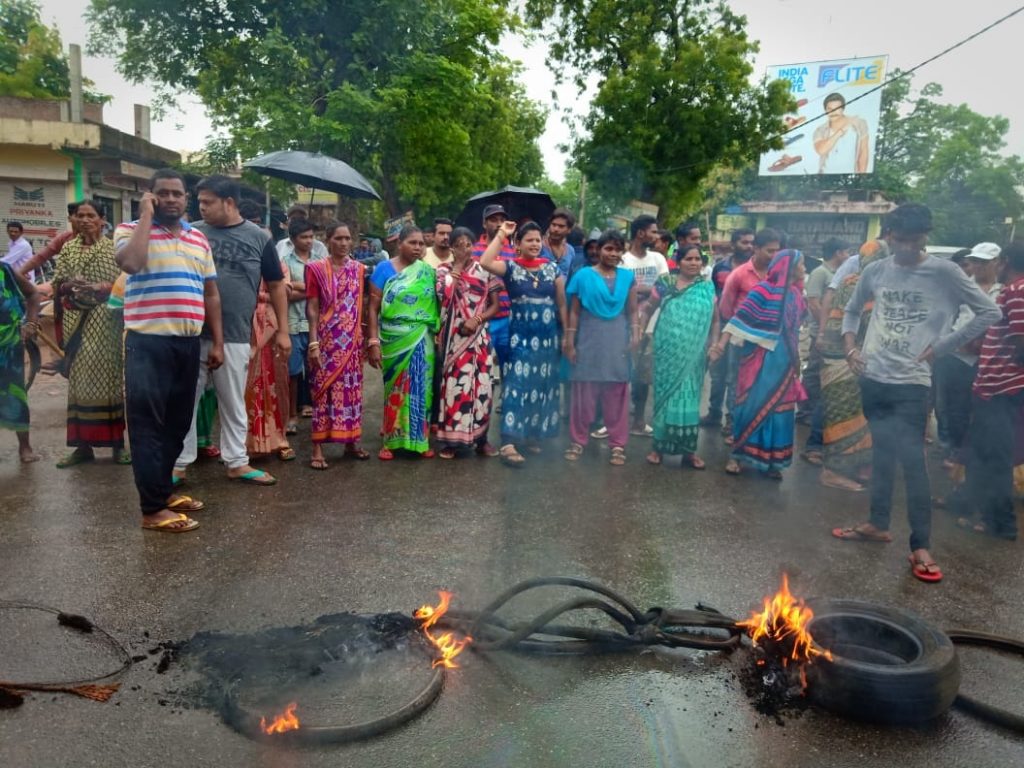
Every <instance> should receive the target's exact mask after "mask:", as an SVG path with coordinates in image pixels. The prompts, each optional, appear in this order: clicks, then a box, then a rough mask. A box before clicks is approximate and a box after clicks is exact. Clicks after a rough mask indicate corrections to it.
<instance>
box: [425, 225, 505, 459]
mask: <svg viewBox="0 0 1024 768" xmlns="http://www.w3.org/2000/svg"><path fill="white" fill-rule="evenodd" d="M474 241H475V238H474V237H473V232H472V231H471V230H469V229H466V228H465V227H459V228H457V229H456V230H455V231H454V232H452V236H451V243H452V252H453V254H454V256H453V259H452V261H451V263H448V264H442V265H441V266H439V267H438V268H437V298H438V301H439V302H440V305H441V307H440V308H441V333H440V337H439V342H438V345H437V348H438V352H439V353H440V355H441V361H440V365H439V367H440V369H441V387H440V403H439V406H440V407H439V409H438V428H437V439H438V442H440V443H441V444H442V445H443V447H442V448H441V451H440V452H439V454H438V455H439V456H440V457H441V458H442V459H453V458H455V455H456V451H457V450H458V449H459V448H467V447H473V448H476V452H477V454H479V455H481V456H496V455H497V453H498V452H497V451H496V450H495V449H494V448H493V447H492V446H491V445H490V443H488V442H487V430H488V428H489V427H490V424H491V404H492V403H493V389H492V385H491V366H493V365H494V349H493V348H492V347H491V337H490V335H489V334H488V332H487V321H488V320H489V319H490V318H491V317H493V316H494V315H495V314H496V313H497V311H498V295H499V294H500V293H501V282H500V281H498V280H497V278H495V277H494V276H493V275H491V274H489V273H488V272H487V271H486V270H484V268H483V267H481V266H480V264H479V263H478V262H476V261H473V258H472V256H473V243H474Z"/></svg>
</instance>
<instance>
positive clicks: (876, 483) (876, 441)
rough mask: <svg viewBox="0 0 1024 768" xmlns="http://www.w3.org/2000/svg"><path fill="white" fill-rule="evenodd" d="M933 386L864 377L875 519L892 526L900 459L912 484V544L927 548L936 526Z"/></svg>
mask: <svg viewBox="0 0 1024 768" xmlns="http://www.w3.org/2000/svg"><path fill="white" fill-rule="evenodd" d="M928 392H929V387H926V386H923V385H920V384H883V383H881V382H878V381H872V380H871V379H867V378H862V379H861V380H860V393H861V400H862V402H863V406H864V416H865V418H866V419H867V420H868V426H869V427H870V428H871V443H872V460H871V524H872V525H873V526H875V527H876V528H877V529H878V530H880V531H887V530H889V519H890V517H891V516H892V491H893V485H894V483H895V480H896V465H897V464H901V465H902V466H903V481H904V483H906V488H907V519H908V521H909V523H910V549H911V551H913V550H915V549H927V548H928V546H929V544H930V539H931V531H932V500H931V485H930V483H929V481H928V467H927V465H926V464H925V458H924V434H925V428H926V427H927V425H928Z"/></svg>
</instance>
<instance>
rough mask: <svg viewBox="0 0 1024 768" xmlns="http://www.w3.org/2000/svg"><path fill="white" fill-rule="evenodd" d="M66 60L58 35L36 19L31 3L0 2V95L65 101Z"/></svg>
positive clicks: (67, 85) (34, 5) (25, 0)
mask: <svg viewBox="0 0 1024 768" xmlns="http://www.w3.org/2000/svg"><path fill="white" fill-rule="evenodd" d="M69 90H70V80H69V76H68V61H67V58H66V57H65V56H64V50H63V48H62V47H61V42H60V35H59V34H57V31H56V30H54V29H50V28H49V27H47V26H46V25H45V24H43V23H42V21H41V20H40V18H39V5H38V4H37V3H36V2H34V0H0V95H2V96H18V97H20V98H24V99H66V98H67V97H68V93H69Z"/></svg>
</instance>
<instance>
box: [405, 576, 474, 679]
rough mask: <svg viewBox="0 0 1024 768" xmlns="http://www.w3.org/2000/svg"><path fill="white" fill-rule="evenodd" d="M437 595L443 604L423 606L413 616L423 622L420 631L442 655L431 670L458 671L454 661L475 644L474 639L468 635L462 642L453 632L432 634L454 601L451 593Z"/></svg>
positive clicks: (432, 665)
mask: <svg viewBox="0 0 1024 768" xmlns="http://www.w3.org/2000/svg"><path fill="white" fill-rule="evenodd" d="M437 594H438V596H439V597H440V598H441V602H439V603H438V604H437V605H423V606H421V607H419V608H418V609H416V612H415V613H413V615H412V616H413V618H414V619H418V620H419V621H420V622H421V624H420V629H422V630H423V634H424V635H426V636H427V639H428V640H430V642H431V643H433V644H434V647H435V648H437V651H438V653H439V654H440V655H439V656H438V657H437V658H436V659H435V660H434V662H433V663H432V664H431V665H430V667H431V669H433V668H435V667H442V666H443V667H445V668H446V669H458V668H459V665H458V664H456V663H455V662H454V661H453V659H454V658H455V657H456V656H458V655H459V654H460V653H462V652H463V651H464V650H465V649H466V646H467V645H469V644H470V643H471V642H473V638H472V637H470V636H469V635H466V636H465V637H464V638H462V639H461V640H458V639H456V637H455V634H454V633H453V632H445V633H444V634H442V635H437V634H436V631H435V632H431V627H433V626H434V625H435V624H437V622H438V621H439V620H440V619H441V617H442V616H444V615H445V613H447V612H448V606H449V605H451V601H452V593H451V592H438V593H437Z"/></svg>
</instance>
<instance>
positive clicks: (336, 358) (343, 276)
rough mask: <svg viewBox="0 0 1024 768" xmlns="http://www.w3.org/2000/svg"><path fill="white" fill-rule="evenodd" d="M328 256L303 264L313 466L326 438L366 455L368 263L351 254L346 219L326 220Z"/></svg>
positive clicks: (349, 453)
mask: <svg viewBox="0 0 1024 768" xmlns="http://www.w3.org/2000/svg"><path fill="white" fill-rule="evenodd" d="M326 236H327V248H328V252H329V256H328V258H326V259H320V260H318V261H310V262H309V263H308V264H307V265H306V277H305V280H306V318H307V319H308V320H309V350H308V352H307V355H306V356H307V358H308V359H309V369H310V372H311V374H312V378H311V381H310V392H311V394H312V397H313V422H312V430H313V458H312V460H311V461H310V463H309V465H310V466H311V467H312V468H313V469H327V461H326V460H325V459H324V452H323V444H324V443H342V444H344V445H345V456H346V457H348V458H353V459H359V460H360V461H365V460H366V459H368V458H370V454H368V453H367V452H366V451H364V450H363V449H362V448H360V447H359V439H360V438H361V437H362V434H363V339H364V338H365V336H364V335H363V321H364V313H363V294H364V283H365V277H366V267H364V266H363V265H362V264H360V263H359V262H358V261H356V260H355V259H353V258H352V257H351V255H350V254H351V252H352V230H351V229H350V228H349V226H348V224H342V223H340V222H331V223H330V224H328V225H327V229H326Z"/></svg>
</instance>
